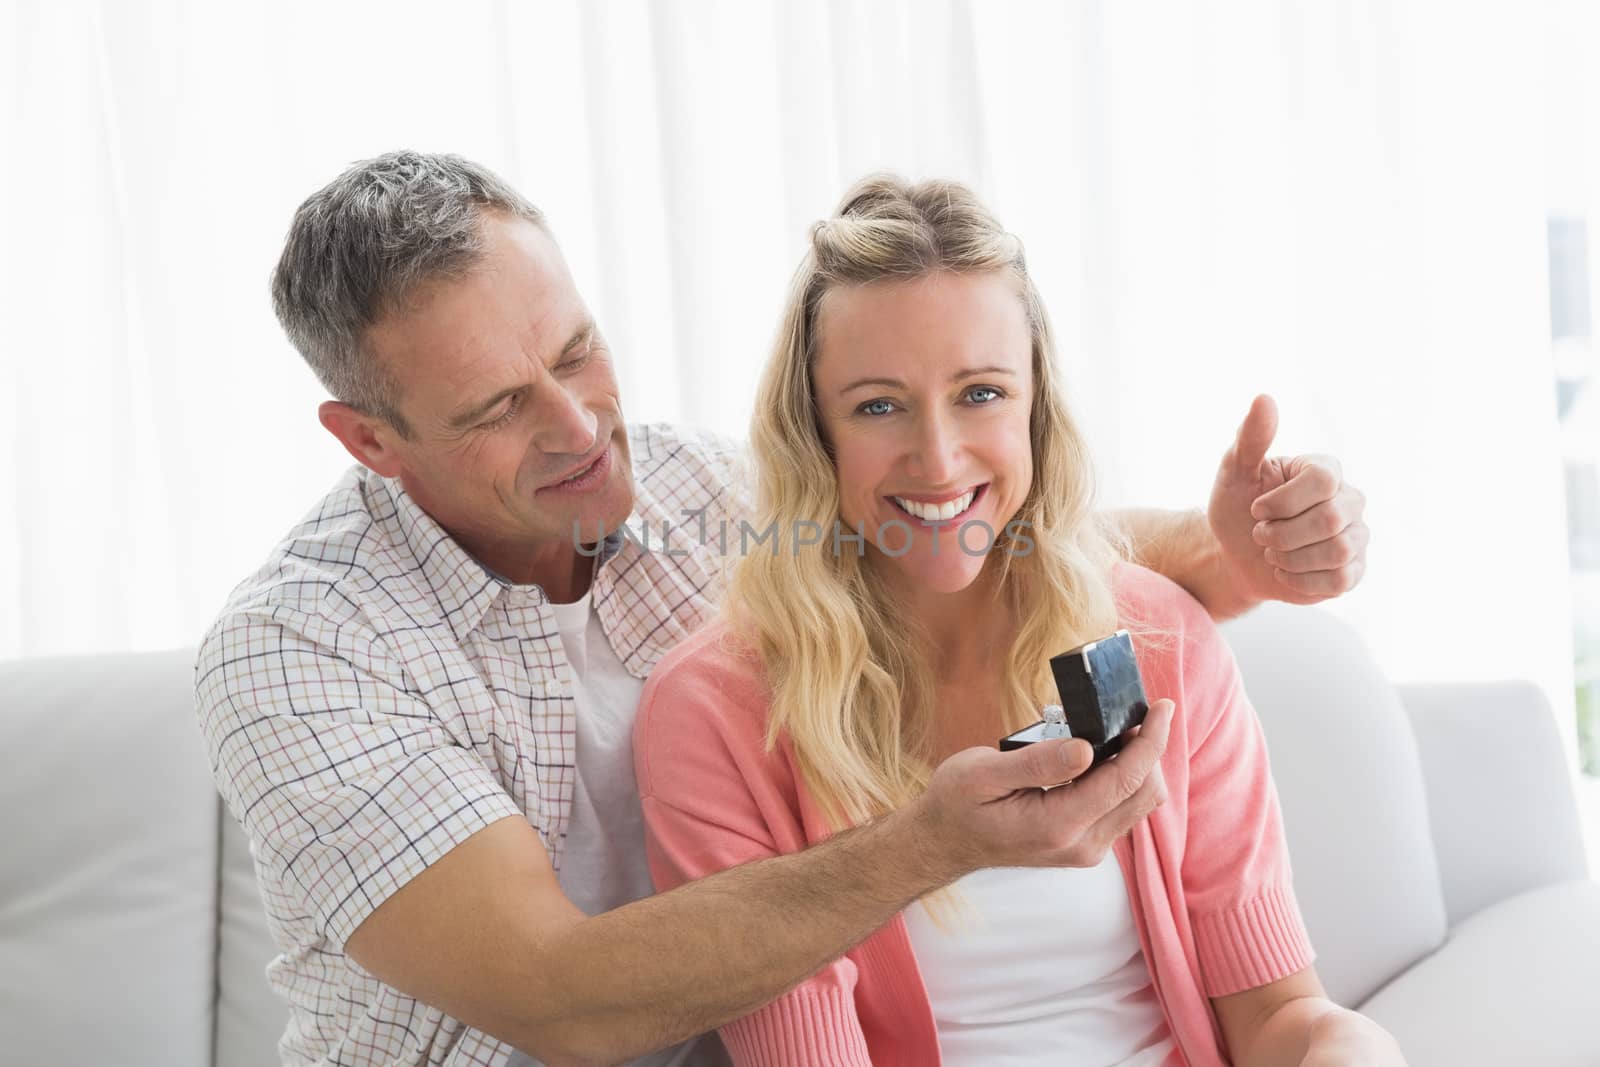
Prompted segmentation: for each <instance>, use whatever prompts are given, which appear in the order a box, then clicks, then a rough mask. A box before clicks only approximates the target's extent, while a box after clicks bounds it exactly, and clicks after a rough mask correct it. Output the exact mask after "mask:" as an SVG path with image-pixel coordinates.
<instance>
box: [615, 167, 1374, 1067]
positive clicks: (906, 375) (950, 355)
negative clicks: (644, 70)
mask: <svg viewBox="0 0 1600 1067" xmlns="http://www.w3.org/2000/svg"><path fill="white" fill-rule="evenodd" d="M1056 373H1057V372H1056V370H1055V367H1054V353H1053V348H1052V341H1051V335H1050V329H1049V326H1048V323H1047V321H1046V318H1045V313H1044V308H1043V307H1042V305H1041V303H1040V301H1039V297H1038V294H1037V292H1036V291H1035V289H1034V287H1033V284H1032V282H1031V281H1030V280H1029V278H1028V275H1027V271H1026V269H1025V265H1024V261H1023V256H1022V251H1021V247H1020V245H1019V244H1018V242H1017V241H1016V239H1015V238H1013V237H1012V236H1011V235H1009V234H1007V233H1006V232H1005V231H1003V230H1002V229H1001V228H1000V226H999V224H998V223H997V222H996V220H995V219H994V218H993V217H992V216H991V215H990V214H989V213H988V212H987V211H986V210H985V209H984V208H983V207H982V206H981V205H980V204H979V203H978V202H977V201H976V199H975V198H974V197H973V196H972V195H971V193H970V192H969V191H967V190H966V189H964V188H962V187H960V186H957V185H953V184H949V183H942V182H929V183H924V184H920V185H914V186H912V185H906V184H904V183H902V182H899V181H898V180H895V179H890V178H872V179H868V180H866V181H865V182H863V183H861V184H860V185H858V186H857V187H856V188H855V189H854V190H853V191H852V192H851V193H850V194H849V195H848V196H847V197H846V198H845V200H844V203H843V204H842V206H841V207H840V209H839V210H838V212H837V213H836V214H835V215H834V216H833V217H832V218H830V219H828V220H826V221H824V222H822V223H819V224H818V225H817V226H816V227H814V229H813V231H812V241H811V250H810V252H809V254H808V255H807V256H806V259H805V261H804V262H803V264H802V265H801V268H800V271H799V273H798V276H797V278H796V281H795V285H794V288H793V290H792V292H791V294H790V299H789V304H788V310H787V314H786V316H785V320H784V325H783V328H782V331H781V334H780V339H779V342H778V345H777V348H776V351H775V352H774V354H773V356H772V359H771V361H770V363H769V365H768V367H767V369H766V373H765V376H764V378H763V381H762V384H761V388H760V394H759V397H758V399H757V404H756V413H755V417H754V424H753V431H752V442H751V443H752V453H753V456H754V461H755V466H756V474H757V476H758V479H759V481H758V486H759V489H758V492H759V515H758V522H757V527H758V528H759V529H762V530H765V529H768V528H769V527H770V526H771V525H772V524H774V523H775V524H776V527H777V529H778V530H779V531H780V536H783V535H791V532H794V533H793V534H792V536H793V537H794V544H793V545H792V546H791V544H789V543H788V542H784V543H782V544H781V545H780V544H778V543H774V544H772V551H770V552H769V551H764V550H763V548H762V546H760V545H758V546H757V547H756V549H755V551H753V552H751V553H750V554H749V555H747V556H746V557H745V558H744V559H742V560H741V561H740V563H739V565H738V568H737V570H736V571H735V573H734V576H733V581H732V585H731V589H730V592H729V596H728V598H727V601H726V603H725V606H724V614H723V617H722V618H721V619H720V620H718V621H717V622H716V623H714V624H713V625H712V626H710V627H708V628H707V629H705V630H703V631H701V632H700V633H699V634H697V635H695V636H694V637H692V638H691V639H690V640H689V641H688V642H686V643H685V644H684V645H682V646H681V647H680V648H678V649H677V650H676V651H675V652H673V653H672V654H671V655H670V656H668V657H667V659H666V660H664V661H663V663H662V664H661V666H660V667H658V669H657V671H656V672H655V674H653V675H652V677H651V679H650V681H649V683H648V684H647V686H646V689H645V693H644V697H643V701H642V703H641V708H640V713H639V717H638V721H637V724H636V727H635V735H634V754H635V761H636V767H637V770H638V777H639V786H640V793H641V795H642V796H643V798H644V811H645V817H646V823H647V829H648V834H649V838H650V852H651V863H652V870H653V873H654V876H655V879H656V882H657V884H658V886H659V887H660V888H663V889H664V888H668V887H670V886H673V885H677V884H680V883H682V882H684V881H687V880H689V879H692V878H696V877H699V876H701V875H704V874H708V873H710V872H711V871H712V870H715V869H719V868H721V867H726V866H731V865H733V864H736V863H741V862H746V861H749V860H753V859H757V858H760V857H762V856H769V855H773V854H776V853H779V852H786V851H793V850H796V849H799V848H803V847H805V846H806V845H808V844H810V843H813V842H815V841H817V840H819V839H820V838H823V837H826V836H827V835H828V834H830V833H833V832H837V831H839V830H841V829H844V828H847V827H850V826H853V825H857V824H859V823H861V822H864V821H866V820H870V819H872V818H874V817H876V816H879V815H882V814H884V813H886V812H889V811H891V810H894V809H896V808H898V807H900V806H902V805H905V804H907V803H911V802H913V801H914V800H915V799H916V798H917V797H918V795H919V794H920V792H921V791H922V789H923V788H924V786H925V784H926V782H927V779H928V776H929V774H930V772H931V769H932V768H934V767H936V766H937V765H938V764H939V763H940V762H941V761H942V760H944V759H945V757H947V756H949V755H951V754H953V753H955V752H958V751H960V750H962V749H965V748H968V747H970V746H977V745H982V746H993V745H994V743H995V741H996V739H997V738H999V737H1001V736H1003V735H1005V734H1009V733H1011V732H1013V731H1014V730H1017V729H1019V728H1021V727H1022V726H1025V725H1027V724H1028V723H1030V722H1032V721H1034V720H1035V719H1037V718H1038V709H1039V707H1040V706H1041V705H1042V704H1044V703H1047V702H1049V701H1050V700H1051V699H1052V684H1051V681H1050V677H1049V673H1048V667H1047V663H1048V660H1049V658H1050V656H1051V655H1053V654H1055V653H1058V652H1061V651H1063V650H1065V649H1067V648H1070V647H1073V646H1075V645H1078V644H1081V643H1083V642H1084V641H1087V640H1093V639H1095V638H1098V637H1102V636H1105V635H1107V634H1109V633H1111V632H1112V631H1113V630H1115V629H1117V628H1118V627H1119V626H1125V627H1128V628H1130V629H1133V630H1134V631H1135V634H1136V643H1137V647H1138V655H1139V664H1140V671H1141V674H1142V675H1143V678H1144V682H1145V686H1146V689H1147V690H1148V691H1149V692H1150V694H1151V695H1152V696H1158V697H1164V698H1171V700H1172V701H1173V702H1175V704H1176V710H1175V713H1174V714H1173V717H1172V721H1171V725H1170V728H1169V730H1170V732H1169V740H1168V743H1167V747H1166V749H1165V752H1164V754H1163V755H1162V757H1161V763H1160V767H1159V771H1160V774H1161V775H1162V776H1163V778H1164V786H1165V790H1166V795H1167V797H1168V799H1167V801H1166V802H1165V803H1164V804H1163V805H1162V806H1160V807H1159V808H1157V809H1156V810H1155V812H1154V813H1153V814H1151V815H1150V817H1149V818H1148V819H1146V820H1145V821H1144V822H1142V823H1140V824H1139V825H1137V826H1136V827H1135V828H1134V830H1133V832H1132V833H1130V834H1129V835H1127V836H1126V837H1124V838H1122V839H1121V840H1119V841H1117V842H1116V843H1115V846H1114V848H1113V849H1112V850H1111V851H1110V852H1106V851H1105V850H1104V849H1101V851H1100V852H1099V854H1098V855H1097V856H1095V857H1093V860H1092V862H1091V863H1090V864H1089V865H1088V866H1086V867H1082V868H1077V869H1072V868H1040V869H1002V870H988V871H980V872H978V873H977V874H973V875H970V876H968V877H966V878H964V879H961V880H960V881H958V882H957V883H955V885H954V886H953V888H952V889H951V890H949V891H946V892H943V893H940V894H935V895H934V897H933V898H929V899H927V900H925V901H923V902H919V903H918V904H915V905H913V906H911V907H910V908H908V909H906V911H905V912H904V913H903V915H902V917H901V918H900V919H898V920H896V921H895V922H893V923H891V924H889V925H888V926H886V927H885V928H884V929H883V930H881V931H879V932H878V933H877V934H875V935H873V936H872V937H870V938H868V939H867V940H866V941H865V942H863V943H862V944H861V945H859V946H857V947H856V949H855V950H853V951H852V952H850V953H849V954H848V955H847V956H846V957H845V958H843V959H841V960H838V961H836V962H835V963H833V964H831V965H830V966H828V967H826V968H824V969H823V970H822V971H821V972H819V973H818V974H817V975H815V976H814V977H812V978H811V979H809V980H808V981H806V982H804V983H802V984H801V985H800V986H798V987H797V988H795V989H794V990H792V991H791V992H789V993H788V994H786V995H785V996H784V997H782V998H780V999H779V1000H777V1001H775V1002H774V1003H772V1004H770V1005H768V1006H766V1007H764V1008H762V1009H760V1010H759V1011H756V1012H755V1013H753V1014H752V1015H750V1016H748V1017H746V1018H744V1019H742V1020H740V1021H738V1022H736V1023H733V1024H731V1025H730V1026H728V1027H725V1028H724V1029H723V1031H722V1032H723V1036H724V1039H725V1040H726V1042H727V1044H728V1046H729V1048H730V1050H731V1051H732V1052H733V1054H734V1057H735V1059H736V1060H737V1061H739V1062H742V1063H752V1064H779V1063H796V1064H801V1063H804V1064H818V1063H842V1064H865V1063H874V1064H879V1065H883V1064H892V1063H904V1064H915V1065H919V1067H921V1065H928V1064H936V1063H939V1062H941V1061H942V1062H944V1063H946V1064H1000V1063H1007V1064H1044V1063H1074V1064H1077V1063H1083V1064H1137V1065H1157V1064H1163V1065H1164V1064H1181V1063H1189V1064H1197V1065H1198V1064H1215V1063H1224V1062H1228V1061H1229V1060H1230V1058H1231V1060H1232V1061H1233V1062H1238V1063H1269V1062H1270V1063H1279V1062H1291V1063H1304V1064H1313V1063H1318V1064H1320V1063H1356V1062H1359V1063H1362V1064H1372V1063H1397V1062H1400V1058H1399V1054H1398V1051H1397V1050H1396V1049H1395V1048H1394V1046H1393V1042H1392V1041H1391V1040H1390V1039H1389V1038H1388V1036H1387V1035H1386V1034H1384V1033H1383V1032H1382V1031H1381V1030H1380V1029H1378V1028H1377V1027H1376V1026H1375V1025H1373V1024H1372V1023H1370V1022H1368V1021H1367V1020H1365V1019H1363V1018H1362V1017H1360V1016H1358V1015H1356V1014H1354V1013H1351V1012H1346V1011H1343V1010H1341V1009H1338V1008H1337V1007H1335V1006H1334V1005H1332V1004H1331V1003H1330V1002H1329V1001H1328V1000H1327V999H1326V997H1325V995H1324V993H1323V990H1322V987H1321V984H1320V983H1319V981H1318V980H1317V977H1316V974H1315V972H1314V971H1313V970H1312V968H1311V959H1312V952H1311V946H1310V944H1309V943H1308V941H1307V938H1306V934H1305V931H1304V927H1303V925H1302V923H1301V920H1300V916H1299V913H1298V910H1297V908H1296V905H1295V901H1294V894H1293V891H1292V888H1291V885H1290V876H1289V865H1288V857H1287V854H1286V852H1285V848H1284V842H1283V833H1282V827H1281V822H1280V819H1279V814H1278V807H1277V801H1276V796H1275V794H1274V792H1273V789H1272V783H1271V779H1270V777H1269V771H1268V766H1267V760H1266V751H1265V747H1264V744H1263V741H1262V737H1261V732H1260V729H1259V726H1258V724H1257V722H1256V719H1255V716H1254V713H1253V711H1252V710H1251V708H1250V705H1249V703H1248V701H1247V700H1246V698H1245V696H1244V692H1243V690H1242V688H1241V687H1240V684H1239V678H1238V674H1237V670H1236V668H1235V666H1234V663H1233V660H1232V657H1231V655H1230V653H1229V652H1228V649H1227V647H1226V646H1225V645H1224V644H1223V642H1222V640H1221V639H1220V637H1219V636H1218V634H1217V632H1216V629H1215V627H1214V626H1213V624H1212V623H1211V621H1210V618H1209V617H1208V616H1207V615H1206V613H1205V612H1204V611H1203V610H1202V609H1201V608H1200V607H1199V606H1198V605H1197V604H1196V603H1195V602H1194V601H1193V600H1192V599H1190V598H1189V597H1188V596H1187V594H1185V593H1184V592H1182V590H1180V589H1179V588H1178V587H1177V586H1176V585H1173V584H1171V583H1170V582H1168V581H1166V580H1165V579H1163V578H1160V577H1158V576H1156V575H1155V574H1153V573H1151V572H1149V571H1145V570H1143V569H1140V568H1138V567H1135V566H1133V565H1131V564H1128V563H1125V562H1120V561H1119V557H1118V555H1117V553H1116V552H1115V550H1114V546H1113V545H1112V544H1111V543H1110V542H1109V541H1108V539H1107V536H1106V534H1105V533H1104V532H1103V531H1102V530H1100V529H1099V528H1097V526H1096V524H1095V523H1094V522H1093V521H1092V518H1091V510H1090V507H1091V491H1090V485H1089V459H1088V456H1087V454H1086V452H1085V449H1084V446H1083V442H1082V440H1081V438H1080V436H1079V434H1078V431H1077V429H1076V428H1075V426H1074V424H1073V420H1072V419H1071V417H1070V415H1069V413H1068V410H1067V407H1066V405H1065V402H1064V399H1063V397H1062V395H1061V390H1060V386H1059V384H1058V382H1057V380H1056ZM808 524H815V526H814V527H812V526H810V525H808ZM801 529H806V530H808V531H809V530H813V529H821V530H823V531H828V532H830V533H832V534H833V536H827V535H824V536H823V537H822V538H821V542H820V543H819V544H815V545H814V546H810V547H805V542H815V541H816V540H817V538H816V536H815V534H814V533H812V534H810V535H809V536H807V537H805V538H800V537H799V536H798V533H797V531H799V530H801ZM841 534H842V536H840V535H841ZM857 535H859V537H860V539H859V540H856V539H855V538H856V536H857ZM1162 704H1163V702H1158V707H1157V710H1156V711H1155V712H1153V714H1160V715H1162V716H1165V715H1167V714H1168V712H1169V709H1168V708H1166V707H1164V706H1162ZM1090 773H1091V774H1106V773H1117V771H1116V765H1115V764H1112V765H1110V766H1108V767H1104V768H1100V769H1097V770H1095V771H1092V772H1090ZM1230 1051H1231V1057H1230Z"/></svg>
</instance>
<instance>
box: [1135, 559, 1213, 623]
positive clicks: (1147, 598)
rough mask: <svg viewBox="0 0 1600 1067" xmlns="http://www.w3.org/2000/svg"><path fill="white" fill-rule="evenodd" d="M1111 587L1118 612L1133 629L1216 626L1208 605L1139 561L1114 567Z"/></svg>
mask: <svg viewBox="0 0 1600 1067" xmlns="http://www.w3.org/2000/svg"><path fill="white" fill-rule="evenodd" d="M1111 590H1112V593H1113V595H1114V596H1115V597H1116V601H1117V614H1118V616H1119V617H1120V618H1121V619H1122V620H1123V624H1124V625H1128V628H1129V629H1134V628H1138V629H1154V630H1158V631H1160V632H1163V633H1182V632H1185V631H1187V630H1190V629H1194V628H1199V629H1201V630H1202V631H1204V630H1208V629H1211V628H1213V627H1214V626H1215V623H1214V622H1213V621H1212V619H1211V616H1210V614H1209V613H1207V611H1206V609H1205V607H1204V606H1203V605H1202V604H1201V603H1200V602H1199V601H1198V600H1196V599H1195V598H1194V597H1193V596H1192V595H1190V593H1189V591H1188V590H1186V589H1185V588H1184V587H1183V586H1181V585H1179V584H1178V583H1177V582H1175V581H1173V580H1172V579H1171V578H1168V577H1167V576H1165V575H1163V574H1159V573H1157V572H1156V571H1153V570H1151V569H1150V568H1148V567H1142V566H1140V565H1139V564H1137V563H1129V562H1126V561H1119V562H1118V563H1117V564H1116V566H1115V567H1114V568H1113V569H1112V571H1111ZM1129 624H1134V625H1129Z"/></svg>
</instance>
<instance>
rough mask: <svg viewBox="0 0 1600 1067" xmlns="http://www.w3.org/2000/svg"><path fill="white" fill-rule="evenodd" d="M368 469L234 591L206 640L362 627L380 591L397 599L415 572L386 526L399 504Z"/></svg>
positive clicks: (343, 482) (310, 515) (343, 483)
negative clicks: (263, 631) (295, 626)
mask: <svg viewBox="0 0 1600 1067" xmlns="http://www.w3.org/2000/svg"><path fill="white" fill-rule="evenodd" d="M382 481H383V480H382V479H381V478H380V477H379V476H378V475H376V474H374V473H373V472H371V471H369V470H367V469H366V468H364V467H360V466H355V467H352V468H351V469H350V470H348V471H346V472H345V474H344V475H343V476H341V477H340V478H339V480H338V481H337V482H335V483H334V485H333V487H332V488H330V489H329V490H328V492H327V493H326V494H324V495H323V497H322V499H321V500H319V501H318V502H317V504H316V505H315V506H314V507H312V508H311V510H310V511H308V512H307V513H306V514H305V516H304V517H302V518H301V519H300V521H299V522H297V523H295V525H294V526H292V527H291V528H290V529H289V530H288V532H287V533H285V534H284V535H283V537H282V538H281V539H280V540H279V541H278V543H277V544H276V545H274V546H273V548H272V550H271V551H270V552H269V553H268V554H267V558H266V559H265V560H264V561H263V562H262V563H261V565H260V566H259V567H257V568H256V569H255V570H254V571H253V572H251V574H250V575H248V576H247V577H246V578H245V579H244V580H243V581H241V582H240V583H239V584H238V585H236V586H235V587H234V588H233V591H232V592H231V593H229V595H228V598H227V600H226V601H225V602H224V604H223V606H222V609H221V610H220V611H219V612H218V614H217V617H216V620H215V621H214V622H213V624H212V626H211V629H210V631H209V632H208V634H207V639H208V640H210V639H213V638H214V637H215V635H217V634H218V633H219V632H222V631H226V630H237V629H239V628H241V627H243V628H250V627H254V626H272V625H282V624H290V623H301V624H309V623H313V622H315V623H317V624H320V625H321V626H322V627H345V626H355V625H363V624H366V623H368V622H370V620H369V619H368V612H367V602H368V601H370V600H371V599H372V596H373V594H374V592H375V591H376V590H380V589H384V588H388V589H389V592H390V595H392V594H393V593H394V589H393V583H394V581H395V580H396V579H401V580H404V576H405V575H406V574H407V573H408V568H407V566H406V564H405V561H404V559H403V555H404V549H403V546H402V545H399V544H397V543H396V542H395V539H394V537H393V536H392V533H391V531H390V530H389V529H387V528H386V526H385V523H384V521H383V516H384V515H385V514H391V515H392V511H393V500H392V498H391V497H390V496H389V495H388V494H387V493H386V492H385V491H384V486H383V484H382Z"/></svg>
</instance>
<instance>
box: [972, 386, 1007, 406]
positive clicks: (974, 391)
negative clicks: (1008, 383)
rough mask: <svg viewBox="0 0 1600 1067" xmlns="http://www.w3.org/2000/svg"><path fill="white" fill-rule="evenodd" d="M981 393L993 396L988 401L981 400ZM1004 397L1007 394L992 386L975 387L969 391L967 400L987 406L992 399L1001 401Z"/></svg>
mask: <svg viewBox="0 0 1600 1067" xmlns="http://www.w3.org/2000/svg"><path fill="white" fill-rule="evenodd" d="M980 393H989V394H992V396H991V397H989V398H987V399H979V397H978V394H980ZM1004 395H1005V394H1003V393H1001V392H1000V390H998V389H996V388H995V387H994V386H992V385H974V386H973V387H972V388H971V389H968V390H967V398H968V399H969V400H973V401H976V402H977V403H979V404H987V403H988V402H989V400H990V399H999V398H1000V397H1001V396H1004Z"/></svg>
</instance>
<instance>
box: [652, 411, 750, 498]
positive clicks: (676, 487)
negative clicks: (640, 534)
mask: <svg viewBox="0 0 1600 1067" xmlns="http://www.w3.org/2000/svg"><path fill="white" fill-rule="evenodd" d="M628 441H629V447H630V448H631V450H632V453H633V454H632V460H633V473H634V490H635V495H636V497H637V501H636V505H635V510H637V511H639V512H640V513H641V514H646V513H649V512H651V511H663V512H666V513H669V514H671V515H672V516H673V517H677V515H678V513H680V512H682V511H684V510H693V509H696V508H721V509H722V510H724V511H732V510H735V509H736V505H737V502H738V501H742V500H743V499H744V498H745V495H746V491H747V468H746V465H745V450H744V443H743V442H741V441H739V440H738V439H736V438H733V437H728V436H727V435H725V434H719V433H714V432H712V431H709V430H703V429H699V428H696V427H690V426H677V425H673V424H671V423H664V422H654V423H636V424H631V425H629V427H628Z"/></svg>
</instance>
